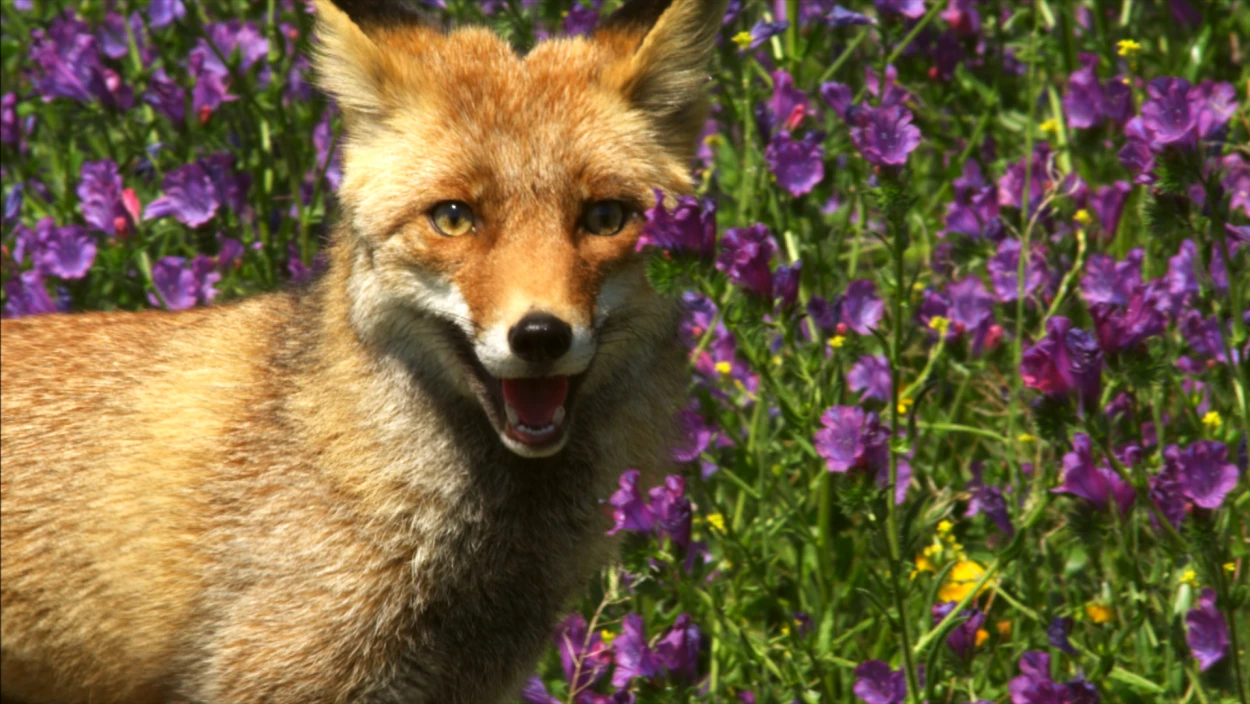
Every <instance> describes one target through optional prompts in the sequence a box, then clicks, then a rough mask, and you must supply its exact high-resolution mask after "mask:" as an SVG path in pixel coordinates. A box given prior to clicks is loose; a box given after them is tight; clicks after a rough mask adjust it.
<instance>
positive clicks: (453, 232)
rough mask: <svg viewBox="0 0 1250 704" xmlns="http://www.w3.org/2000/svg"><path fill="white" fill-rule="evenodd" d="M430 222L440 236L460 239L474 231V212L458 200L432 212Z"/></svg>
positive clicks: (445, 203) (442, 204) (441, 204)
mask: <svg viewBox="0 0 1250 704" xmlns="http://www.w3.org/2000/svg"><path fill="white" fill-rule="evenodd" d="M430 222H431V223H433V224H434V229H435V230H438V231H439V234H442V235H446V236H447V237H459V236H460V235H464V234H468V233H469V232H471V231H472V230H473V225H474V221H473V211H472V210H471V209H470V208H469V206H468V205H467V204H465V203H461V202H460V201H458V200H449V201H445V202H443V203H439V204H438V205H436V206H434V210H431V211H430Z"/></svg>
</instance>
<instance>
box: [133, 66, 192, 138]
mask: <svg viewBox="0 0 1250 704" xmlns="http://www.w3.org/2000/svg"><path fill="white" fill-rule="evenodd" d="M143 101H144V102H145V103H147V104H148V105H151V106H152V107H153V108H154V109H155V110H156V111H157V112H159V113H160V114H162V115H164V116H165V118H166V119H168V120H169V121H170V122H172V123H174V124H175V125H179V126H181V125H182V123H183V122H184V121H185V120H186V114H187V110H186V105H187V92H186V91H185V90H183V88H182V86H180V85H178V83H177V82H175V81H174V80H173V79H172V78H170V77H169V76H168V74H166V73H165V69H163V68H158V69H156V70H155V71H153V72H152V75H151V77H149V78H148V89H147V91H146V92H145V93H144V94H143Z"/></svg>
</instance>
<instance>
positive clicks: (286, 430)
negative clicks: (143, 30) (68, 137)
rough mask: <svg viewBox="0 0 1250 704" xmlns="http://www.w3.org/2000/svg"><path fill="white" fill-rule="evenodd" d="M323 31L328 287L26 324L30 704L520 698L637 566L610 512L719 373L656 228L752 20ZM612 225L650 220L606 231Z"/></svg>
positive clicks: (5, 525) (22, 345) (18, 410)
mask: <svg viewBox="0 0 1250 704" xmlns="http://www.w3.org/2000/svg"><path fill="white" fill-rule="evenodd" d="M317 13H318V16H319V20H318V35H319V38H320V45H319V46H320V50H319V52H320V53H319V56H318V58H317V65H318V71H319V76H320V82H321V85H322V87H323V88H324V89H325V90H326V91H327V92H329V93H330V94H331V95H333V96H334V97H335V98H336V100H337V101H338V104H339V106H340V107H341V109H342V111H343V116H344V120H345V124H346V142H345V180H344V183H343V186H342V188H341V190H340V198H341V201H342V204H343V213H342V217H341V218H340V222H339V225H338V227H337V230H336V232H335V235H334V239H333V242H332V245H331V247H330V266H329V270H328V271H327V273H326V274H325V275H324V276H323V277H322V278H321V279H319V280H318V281H316V282H315V283H313V284H312V285H310V286H309V287H307V288H305V289H299V290H292V291H286V292H281V293H275V294H268V295H263V296H258V297H255V298H251V299H248V300H244V301H239V302H236V303H233V304H230V305H223V306H217V307H210V308H204V309H197V310H190V311H185V312H181V313H167V312H161V311H148V312H143V313H89V314H83V315H77V316H45V317H41V318H24V319H18V320H6V321H4V322H3V324H2V325H3V335H2V336H0V346H2V348H3V350H2V354H0V360H2V362H0V386H2V387H3V393H2V394H0V405H2V408H0V415H2V417H3V422H2V424H0V447H2V449H0V454H2V455H3V458H4V461H3V466H2V469H0V502H2V506H3V508H2V520H0V534H2V535H0V542H2V543H3V546H4V549H3V551H0V561H2V564H0V601H2V603H3V610H2V611H0V661H2V662H0V692H2V694H3V697H4V699H5V701H6V702H7V701H10V700H13V701H18V702H29V703H31V704H35V703H38V702H88V701H90V702H162V701H180V702H232V703H233V702H259V701H265V702H364V701H367V702H384V701H404V702H496V701H503V700H507V699H508V698H510V697H513V696H515V693H516V691H517V689H518V687H519V685H520V683H521V681H522V680H523V678H524V677H525V676H526V675H527V674H528V673H529V672H531V670H532V667H533V664H534V661H535V659H536V658H537V657H538V655H539V654H540V652H541V649H542V647H543V646H544V644H546V643H547V642H548V639H549V635H550V632H551V629H552V627H553V625H554V623H555V621H556V620H557V618H558V617H559V615H560V614H561V612H562V610H563V609H565V608H567V601H568V600H569V598H570V597H572V596H573V595H575V594H576V592H577V591H578V590H579V589H580V588H582V587H583V586H584V585H585V583H586V581H587V580H588V579H589V578H590V576H591V575H593V573H594V570H595V569H596V568H597V567H599V566H600V565H602V564H603V563H604V561H605V560H607V559H609V558H610V556H611V554H612V546H611V544H610V543H609V542H608V541H607V539H606V538H604V536H603V533H604V530H605V528H607V527H608V526H607V525H606V519H605V518H604V517H603V515H602V513H601V512H600V509H599V507H598V504H597V500H598V499H599V498H601V497H604V496H606V495H607V494H608V492H609V491H610V490H611V485H612V483H613V482H614V481H615V479H616V477H617V476H619V474H620V473H621V472H622V471H624V470H625V469H627V468H631V467H638V468H641V469H644V470H649V471H652V472H659V471H662V470H663V469H664V466H665V464H666V462H667V454H668V453H667V448H668V447H670V438H669V437H667V435H666V433H667V432H668V430H667V429H668V428H669V427H670V426H671V424H670V423H667V422H665V421H664V420H663V419H665V418H667V417H669V414H670V413H672V411H673V410H674V406H675V403H676V401H677V398H678V397H679V396H680V393H681V390H682V388H683V387H684V383H685V380H686V373H685V371H684V369H685V368H684V364H683V361H684V360H683V358H682V350H681V347H680V345H679V344H678V343H677V341H676V335H675V327H676V319H677V314H678V311H677V310H676V306H675V304H674V303H672V302H669V301H666V300H663V299H661V298H659V297H657V296H655V295H654V293H653V292H651V291H650V289H649V288H648V287H647V285H646V282H645V279H644V277H643V267H642V263H641V262H640V261H639V260H638V259H637V258H636V254H635V252H634V243H635V241H636V239H637V236H638V231H639V228H640V227H641V224H640V222H639V218H637V216H636V212H637V211H639V210H640V209H642V208H645V207H646V206H647V205H649V204H650V202H651V199H652V198H653V195H652V194H653V192H654V189H657V188H658V189H661V190H662V191H664V192H666V193H668V194H677V193H684V192H689V190H690V182H689V176H688V173H687V164H688V163H689V157H690V154H691V152H692V151H693V148H694V139H695V135H696V134H697V131H698V129H699V127H700V125H701V123H702V100H701V98H700V97H699V94H700V92H701V90H702V83H703V81H704V78H705V76H706V72H707V67H706V63H707V61H708V59H709V58H710V54H711V49H712V45H713V41H714V39H715V36H716V33H717V31H718V30H719V28H720V21H721V17H722V16H723V13H724V2H723V0H672V1H671V2H665V1H663V0H658V1H655V2H651V1H649V0H632V1H631V2H630V3H628V4H626V5H625V6H624V7H623V8H622V9H621V10H620V11H619V12H618V13H616V14H615V15H613V16H612V17H611V18H609V19H608V20H607V21H606V22H605V24H604V26H603V27H602V28H601V29H600V30H599V31H598V32H597V33H596V34H595V35H594V36H593V37H589V38H567V39H557V40H553V41H548V42H544V43H542V44H539V45H538V46H537V47H535V48H534V49H533V50H532V51H531V52H529V54H527V55H525V56H518V55H517V54H516V53H515V52H514V51H513V50H512V49H511V48H510V47H509V46H507V45H506V44H505V43H504V42H503V41H501V40H500V39H498V38H497V37H495V36H494V35H492V34H490V33H489V32H487V31H485V30H482V29H461V30H457V31H455V32H451V33H449V34H447V33H443V32H440V31H437V30H435V29H431V28H430V27H428V26H427V25H424V24H422V23H420V22H415V21H413V17H412V16H411V15H410V14H409V13H408V12H407V11H405V10H401V9H399V8H398V7H397V6H392V5H388V4H386V3H380V2H367V1H365V2H347V1H346V0H344V1H343V2H342V3H341V4H340V6H335V5H332V4H330V3H329V2H327V1H326V0H319V2H318V3H317ZM603 201H611V202H614V203H621V204H624V206H625V207H626V208H627V209H630V210H633V211H634V212H635V216H634V217H632V218H630V219H628V220H626V221H625V222H624V223H623V226H622V227H621V228H620V230H619V232H615V233H596V232H593V231H589V230H593V229H594V228H588V227H586V226H584V220H583V218H584V214H585V212H586V208H587V207H588V205H589V204H593V203H598V202H603ZM447 202H454V203H458V204H460V205H458V206H456V207H458V208H459V207H461V206H463V207H465V208H468V209H469V210H470V212H471V214H472V225H473V227H472V228H471V229H470V230H463V229H462V228H455V230H456V231H455V232H454V233H448V232H447V231H446V230H445V229H443V230H440V229H439V227H438V226H437V223H436V222H434V221H433V220H432V218H431V213H432V212H433V211H434V209H435V208H436V207H437V206H438V205H439V204H440V203H447ZM452 234H454V235H457V236H451V235H452Z"/></svg>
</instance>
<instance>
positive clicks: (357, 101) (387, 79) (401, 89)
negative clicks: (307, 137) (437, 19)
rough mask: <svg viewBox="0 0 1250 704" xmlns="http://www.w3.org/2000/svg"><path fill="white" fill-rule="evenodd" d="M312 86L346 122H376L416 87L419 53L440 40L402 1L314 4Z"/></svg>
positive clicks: (323, 0)
mask: <svg viewBox="0 0 1250 704" xmlns="http://www.w3.org/2000/svg"><path fill="white" fill-rule="evenodd" d="M315 5H316V11H317V29H316V36H317V39H318V41H319V45H318V46H317V48H316V51H315V53H314V62H315V66H316V69H317V84H318V85H319V86H320V87H321V89H322V90H324V91H325V92H326V93H329V94H330V95H332V96H334V99H335V100H336V101H337V102H338V104H339V107H341V108H342V109H343V113H344V115H345V116H347V117H348V119H349V120H352V119H353V118H360V117H366V118H367V117H379V116H381V115H384V114H385V113H387V112H389V111H390V110H391V109H392V108H394V107H395V106H396V105H398V104H399V103H400V102H402V101H404V100H411V99H412V98H413V97H414V96H415V95H416V94H417V92H418V90H419V88H420V85H419V84H420V76H419V73H418V71H417V67H418V62H416V61H413V58H414V56H419V55H420V53H421V50H422V49H423V48H424V47H425V46H427V45H429V44H430V43H432V42H433V41H434V40H436V39H437V38H438V37H439V36H440V34H441V33H440V32H439V31H438V30H437V29H435V28H434V27H433V24H432V22H430V21H429V20H428V19H427V18H426V16H425V15H424V14H423V13H422V12H420V11H419V10H416V9H413V8H412V6H410V5H408V4H407V3H405V2H402V1H399V2H396V1H392V2H386V1H385V0H340V1H339V2H331V1H330V0H315Z"/></svg>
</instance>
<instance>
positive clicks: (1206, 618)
mask: <svg viewBox="0 0 1250 704" xmlns="http://www.w3.org/2000/svg"><path fill="white" fill-rule="evenodd" d="M1185 625H1186V626H1188V627H1189V630H1188V632H1187V633H1186V634H1185V642H1187V643H1189V650H1190V652H1192V653H1193V655H1194V659H1196V660H1197V661H1198V669H1200V670H1203V671H1205V670H1206V669H1207V668H1209V667H1211V666H1212V665H1214V664H1215V663H1217V662H1219V661H1220V660H1221V659H1222V658H1223V657H1224V656H1225V655H1226V654H1227V653H1228V643H1229V639H1228V623H1227V622H1226V621H1225V620H1224V614H1222V613H1220V611H1219V609H1217V608H1215V590H1214V589H1211V588H1210V587H1208V588H1206V589H1203V590H1202V594H1201V595H1200V596H1199V597H1198V606H1197V607H1196V608H1193V609H1190V610H1189V611H1188V612H1186V614H1185Z"/></svg>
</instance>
